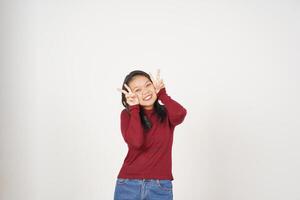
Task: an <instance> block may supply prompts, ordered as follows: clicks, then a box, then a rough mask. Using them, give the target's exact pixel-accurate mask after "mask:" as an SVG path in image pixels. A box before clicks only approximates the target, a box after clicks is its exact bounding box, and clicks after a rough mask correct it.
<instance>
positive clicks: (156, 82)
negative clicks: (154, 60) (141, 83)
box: [149, 69, 165, 94]
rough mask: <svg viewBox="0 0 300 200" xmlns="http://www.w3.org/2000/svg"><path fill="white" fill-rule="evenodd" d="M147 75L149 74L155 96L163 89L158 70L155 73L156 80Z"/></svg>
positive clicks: (163, 85)
mask: <svg viewBox="0 0 300 200" xmlns="http://www.w3.org/2000/svg"><path fill="white" fill-rule="evenodd" d="M149 74H150V77H151V80H152V82H153V85H154V88H155V92H156V94H157V93H158V92H159V91H160V90H161V89H162V88H164V87H165V84H164V82H163V79H161V78H160V69H158V70H157V72H156V79H154V77H153V76H152V74H151V73H149Z"/></svg>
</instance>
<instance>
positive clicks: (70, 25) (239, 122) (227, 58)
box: [0, 0, 300, 200]
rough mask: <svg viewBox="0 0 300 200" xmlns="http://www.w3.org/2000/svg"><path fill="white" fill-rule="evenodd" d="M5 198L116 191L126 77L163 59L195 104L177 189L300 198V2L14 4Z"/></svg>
mask: <svg viewBox="0 0 300 200" xmlns="http://www.w3.org/2000/svg"><path fill="white" fill-rule="evenodd" d="M0 9H1V12H0V13H1V42H2V45H1V48H0V49H1V71H0V73H1V74H0V76H1V80H0V82H1V86H0V87H1V112H0V117H1V118H0V119H1V120H0V121H1V122H0V125H1V126H0V128H1V129H0V130H1V134H0V139H1V140H0V156H1V157H0V158H1V159H0V162H1V163H0V170H1V171H0V199H1V200H2V199H3V200H53V199H55V200H66V199H69V200H82V199H86V200H97V199H101V200H102V199H103V200H109V199H112V197H113V192H114V186H115V185H114V184H115V179H116V176H117V173H118V172H119V169H120V167H121V164H122V162H123V159H124V157H125V155H126V152H127V147H126V145H125V143H124V141H123V138H122V137H121V133H120V126H119V120H120V119H119V114H120V111H121V109H123V107H122V105H121V99H120V93H119V92H118V91H117V90H116V88H117V87H120V86H121V84H122V82H123V79H124V77H125V75H126V74H127V73H129V72H130V71H131V70H134V69H142V70H145V71H147V72H152V73H155V70H156V69H157V68H160V69H161V76H162V78H163V79H164V81H165V84H166V87H167V90H168V93H169V95H170V96H171V97H173V99H175V100H177V101H178V102H180V103H181V104H182V105H184V106H185V107H186V108H187V110H188V115H187V117H186V119H185V121H184V123H183V124H182V125H180V126H178V127H177V128H176V130H175V138H174V146H173V175H174V178H175V180H174V182H173V183H174V199H176V200H186V199H206V200H219V199H222V200H254V199H255V200H269V199H270V200H282V199H289V200H296V199H300V192H299V185H300V171H299V168H300V159H299V157H300V147H299V139H300V136H299V133H300V127H299V120H300V106H299V101H300V94H299V91H300V80H299V75H300V69H299V64H300V59H299V53H300V47H299V46H300V39H299V35H300V20H299V18H300V12H299V11H300V10H299V9H300V4H299V2H297V1H292V0H290V1H251V2H250V1H244V2H243V1H226V2H225V1H214V2H213V1H118V2H117V1H94V2H92V1H81V2H80V1H76V2H75V1H56V2H55V1H35V0H27V1H21V0H20V1H17V0H15V1H2V2H1V8H0Z"/></svg>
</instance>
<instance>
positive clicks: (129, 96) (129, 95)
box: [117, 84, 139, 106]
mask: <svg viewBox="0 0 300 200" xmlns="http://www.w3.org/2000/svg"><path fill="white" fill-rule="evenodd" d="M124 87H126V89H127V90H128V92H127V91H126V90H122V89H120V88H117V90H118V91H119V92H122V93H123V94H124V95H125V98H126V102H127V104H128V105H130V106H132V105H137V104H139V99H138V97H137V95H136V94H135V93H133V92H132V91H131V89H130V87H129V86H128V85H127V84H124Z"/></svg>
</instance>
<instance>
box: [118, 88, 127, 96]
mask: <svg viewBox="0 0 300 200" xmlns="http://www.w3.org/2000/svg"><path fill="white" fill-rule="evenodd" d="M117 90H118V91H119V92H122V93H123V94H125V95H126V94H127V93H128V92H127V91H125V90H122V89H120V88H117Z"/></svg>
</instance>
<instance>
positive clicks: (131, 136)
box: [121, 105, 144, 149]
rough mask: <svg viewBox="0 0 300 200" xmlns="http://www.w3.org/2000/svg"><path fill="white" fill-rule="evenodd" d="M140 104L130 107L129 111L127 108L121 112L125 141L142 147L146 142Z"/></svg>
mask: <svg viewBox="0 0 300 200" xmlns="http://www.w3.org/2000/svg"><path fill="white" fill-rule="evenodd" d="M139 111H140V107H139V105H133V106H130V107H129V112H130V113H128V112H127V111H126V110H125V109H124V110H123V111H122V112H121V132H122V135H123V138H124V140H125V142H126V143H127V144H128V145H130V146H132V147H134V148H137V149H138V148H140V147H141V146H142V145H143V142H144V135H143V127H142V124H141V120H140V115H139Z"/></svg>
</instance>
